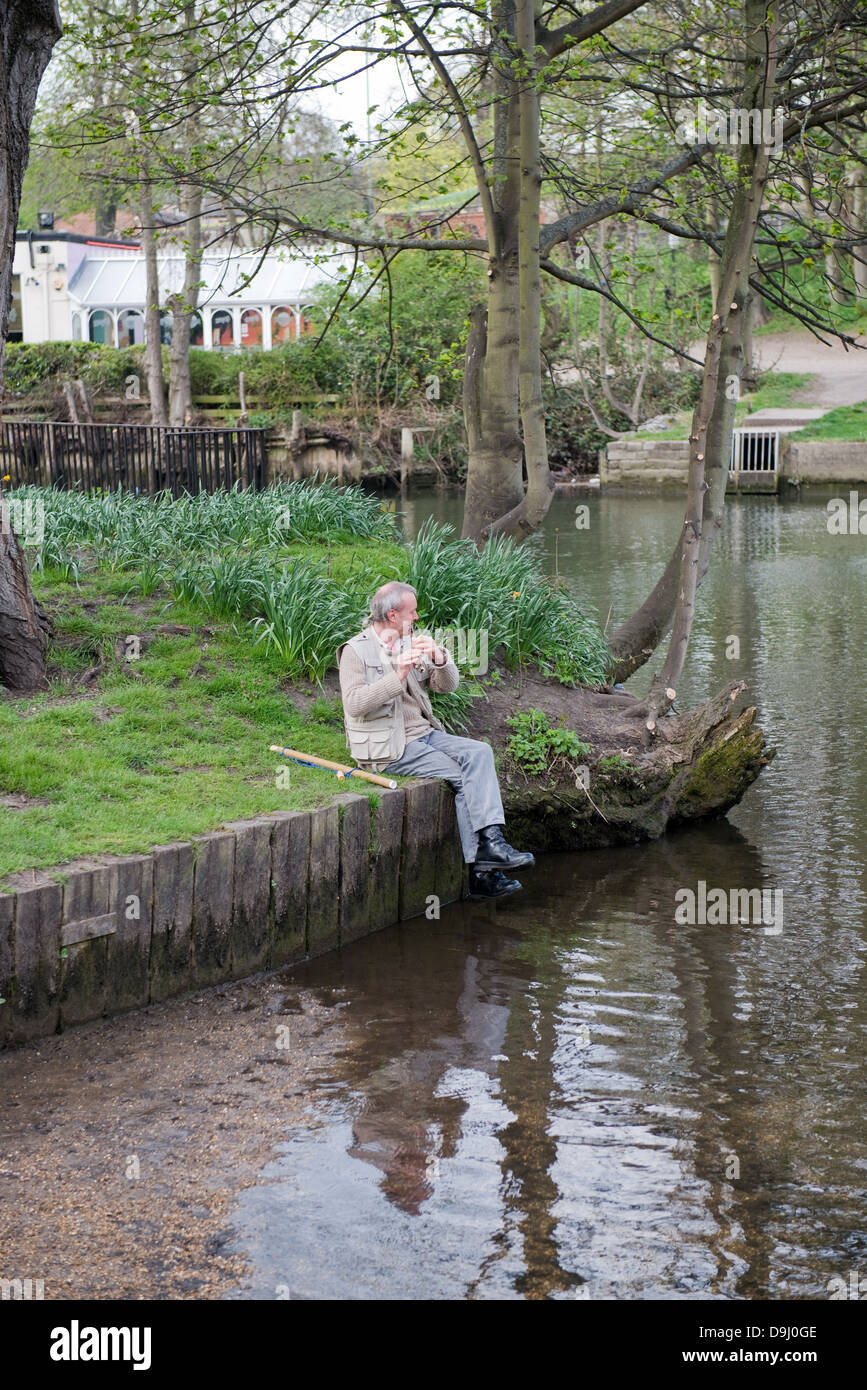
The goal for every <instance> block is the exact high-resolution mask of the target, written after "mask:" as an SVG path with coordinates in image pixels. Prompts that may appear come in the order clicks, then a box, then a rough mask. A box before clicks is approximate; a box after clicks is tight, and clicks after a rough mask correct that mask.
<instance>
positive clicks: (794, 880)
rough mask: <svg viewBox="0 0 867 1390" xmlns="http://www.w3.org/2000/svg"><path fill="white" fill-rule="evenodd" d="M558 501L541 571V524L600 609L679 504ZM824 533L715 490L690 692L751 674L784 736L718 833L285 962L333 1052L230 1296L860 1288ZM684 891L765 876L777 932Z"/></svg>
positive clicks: (259, 1191) (664, 541) (850, 569)
mask: <svg viewBox="0 0 867 1390" xmlns="http://www.w3.org/2000/svg"><path fill="white" fill-rule="evenodd" d="M581 500H582V501H583V500H585V499H584V498H582V499H581ZM449 505H451V504H450V503H449V502H448V501H443V500H442V499H433V500H426V501H425V502H424V503H422V502H421V501H420V500H417V501H416V502H415V503H414V504H413V507H414V515H413V517H412V518H411V521H412V524H413V526H414V527H417V525H419V524H420V523H421V520H423V519H424V515H426V514H428V513H429V512H430V511H433V510H436V509H439V510H440V512H444V511H445V510H446V509H447V508H448V506H449ZM574 505H575V503H574V502H565V501H563V500H562V499H558V501H557V503H556V504H555V508H554V510H553V512H552V515H551V517H549V523H548V526H547V528H546V531H545V533H544V534H543V535H542V536H540V537H539V538H537V539H536V540H535V541H534V544H535V545H536V546H537V548H538V550H539V552H540V555H541V556H542V557H543V559H544V563H545V564H546V566H547V567H548V568H549V569H550V570H552V571H553V568H554V549H555V548H554V541H555V533H554V527H555V526H556V527H559V531H558V533H557V537H556V540H557V550H558V564H559V570H560V573H561V574H563V575H564V576H565V577H566V578H567V580H568V582H569V583H570V585H571V586H573V587H574V590H575V592H576V593H577V594H578V595H579V596H580V597H581V600H582V602H583V603H584V604H585V606H586V607H587V608H588V610H590V611H593V612H596V613H597V614H599V615H600V617H601V620H602V621H604V620H605V616H606V614H607V611H608V607H609V606H612V607H613V614H612V621H613V622H618V621H620V620H621V619H622V618H623V617H624V616H626V615H627V613H628V612H629V611H631V609H632V607H633V606H634V605H635V603H636V602H638V601H640V599H641V598H642V597H643V596H644V595H645V593H646V591H647V588H648V580H650V582H652V581H653V579H654V578H655V571H656V570H657V569H658V567H659V566H660V565H661V563H663V562H664V560H665V558H666V557H667V554H668V550H669V547H670V545H671V544H672V541H673V538H674V536H675V535H676V534H677V529H678V526H679V524H680V509H679V505H678V504H677V503H675V502H673V501H672V502H668V501H662V502H660V501H657V500H655V499H653V498H649V497H642V498H637V497H635V498H621V499H614V498H604V497H603V498H599V497H594V498H591V499H590V503H589V505H590V506H591V527H590V529H589V531H585V532H578V531H575V529H574V527H572V529H571V531H570V529H569V528H570V522H571V517H572V515H573V512H574ZM446 519H453V518H451V517H448V516H446ZM824 523H825V510H824V499H823V498H819V499H817V500H811V501H809V502H804V503H793V504H782V503H778V502H776V501H773V500H770V501H769V500H766V499H750V500H749V501H744V502H740V503H738V504H736V505H735V506H734V507H733V508H732V510H731V513H730V520H729V526H728V530H727V532H726V535H725V537H724V538H723V543H722V544H721V545H720V548H719V551H718V554H717V556H716V564H715V570H714V572H713V574H712V575H711V576H710V581H709V583H708V585H707V586H706V587H705V588H704V589H703V593H702V608H701V612H700V615H699V619H698V623H697V633H696V643H695V650H694V652H693V654H692V655H691V660H690V669H689V673H688V683H687V684H686V685H685V686H684V690H683V693H682V696H681V702H683V703H688V702H690V701H692V700H695V699H698V698H700V697H701V696H703V695H704V694H708V693H711V692H712V691H714V690H716V689H718V688H719V687H721V686H722V685H723V684H724V683H725V682H726V681H727V680H729V679H730V678H731V677H732V676H743V677H744V678H745V679H746V680H747V682H748V683H749V685H750V687H751V691H752V692H753V694H754V696H755V698H756V699H757V700H758V702H759V704H760V706H761V712H762V723H763V725H764V726H765V727H766V728H767V729H768V730H769V732H770V734H771V737H772V739H773V741H775V742H776V743H777V744H778V745H779V749H780V751H779V754H778V757H777V760H776V762H775V763H774V764H773V765H772V766H771V768H770V769H769V770H768V771H767V773H766V774H765V775H763V777H762V779H760V781H759V782H758V783H757V784H756V786H755V787H754V788H752V789H751V791H750V792H749V793H748V795H747V797H746V798H745V800H744V802H743V803H742V805H741V806H739V807H737V808H736V809H735V810H734V811H733V812H732V813H731V815H730V816H729V818H728V819H727V820H724V821H718V822H714V823H710V824H708V825H706V826H702V827H698V828H694V829H690V830H689V831H685V832H681V833H677V834H672V835H670V836H668V837H666V838H665V839H664V840H662V841H659V842H657V843H655V844H650V845H638V846H635V847H632V848H629V849H618V850H606V851H598V852H594V853H588V854H581V855H556V856H549V857H547V858H546V859H545V860H544V861H543V862H542V864H541V865H540V868H539V869H537V871H536V872H535V874H533V873H527V874H526V876H525V878H524V882H525V891H524V893H523V894H522V895H521V897H520V898H518V899H515V900H513V901H512V902H510V903H509V904H508V905H506V906H504V907H501V908H499V909H497V908H493V907H486V906H484V905H479V904H470V903H465V904H462V905H460V906H455V907H453V908H449V909H445V910H444V911H443V915H442V919H441V921H439V922H429V921H427V920H426V919H424V918H422V919H420V920H418V921H415V922H412V923H407V924H405V925H404V926H402V927H399V928H392V929H390V930H388V931H386V932H383V933H381V934H380V935H378V936H376V937H374V938H371V939H369V940H367V941H362V942H359V943H357V944H356V945H354V946H353V947H351V948H349V949H348V950H347V951H345V952H343V953H342V954H341V955H339V956H335V957H333V958H325V959H323V960H321V961H316V962H313V963H311V964H310V965H308V966H305V967H303V968H300V969H296V970H295V971H293V972H291V973H290V974H288V975H287V989H288V991H289V992H290V993H292V994H294V993H295V991H297V990H298V989H301V988H304V989H311V988H312V989H314V990H315V991H317V992H319V993H320V995H321V998H322V1000H323V1001H324V1002H330V1001H333V1000H334V998H335V997H339V998H340V999H342V1000H343V1001H345V1007H344V1008H343V1009H342V1010H341V1022H342V1025H345V1042H344V1045H343V1048H342V1051H341V1052H340V1054H339V1055H338V1056H337V1057H336V1058H335V1055H334V1053H333V1051H331V1050H330V1051H329V1053H328V1055H327V1058H326V1057H325V1055H323V1062H322V1079H323V1081H325V1082H326V1083H327V1090H328V1095H329V1099H328V1101H327V1103H323V1104H322V1105H321V1106H320V1107H318V1108H317V1109H316V1110H315V1112H314V1113H313V1114H311V1117H310V1124H309V1127H308V1128H307V1129H305V1130H304V1131H303V1132H301V1133H300V1134H296V1135H295V1136H294V1137H293V1138H292V1139H291V1141H290V1142H288V1143H287V1145H286V1149H285V1153H284V1154H283V1155H282V1156H281V1157H280V1159H279V1160H277V1161H276V1162H275V1163H273V1164H272V1165H270V1166H269V1168H267V1169H266V1170H265V1171H264V1172H263V1174H262V1176H261V1181H260V1183H259V1185H258V1186H257V1187H255V1188H252V1189H250V1190H249V1191H247V1192H246V1193H244V1194H243V1195H242V1197H241V1199H240V1203H239V1207H238V1210H237V1212H236V1214H235V1219H236V1224H237V1228H238V1232H239V1234H238V1245H239V1248H241V1249H243V1250H244V1251H245V1252H246V1253H247V1254H248V1255H249V1257H250V1259H251V1261H252V1266H253V1270H254V1274H253V1277H252V1278H251V1280H250V1283H249V1286H248V1287H245V1288H244V1289H243V1290H240V1291H239V1296H241V1297H254V1298H273V1297H275V1296H287V1294H286V1292H282V1293H281V1294H280V1295H278V1294H277V1293H276V1292H275V1291H276V1290H278V1289H279V1290H282V1291H286V1290H288V1291H289V1293H288V1296H291V1297H299V1298H303V1297H326V1298H329V1297H332V1298H346V1297H350V1298H384V1297H397V1298H429V1297H433V1298H466V1297H471V1298H575V1297H578V1298H582V1297H590V1298H611V1297H614V1298H649V1297H656V1298H659V1297H662V1298H672V1299H683V1298H690V1297H700V1298H707V1297H718V1298H772V1299H790V1298H817V1297H818V1298H824V1297H827V1283H828V1280H829V1279H831V1278H833V1277H835V1276H842V1277H843V1278H846V1279H848V1275H849V1272H850V1271H852V1270H859V1269H860V1270H861V1271H862V1272H867V1234H865V1223H864V1187H865V1170H867V1152H865V1145H864V1142H863V1137H862V1136H863V1116H862V1111H863V1096H864V1094H865V1083H867V1074H865V1073H867V1066H865V1042H867V1029H865V993H864V988H863V980H862V973H863V968H864V956H865V881H864V842H865V818H867V810H865V800H867V798H865V795H864V791H865V787H864V778H865V763H867V757H865V751H864V739H863V732H862V731H863V727H864V715H865V708H864V706H865V698H867V697H865V689H867V658H865V648H864V642H863V618H862V612H863V607H864V594H865V574H867V570H865V565H867V559H865V554H867V552H865V550H864V541H863V539H862V540H860V542H859V538H856V537H852V538H849V537H829V536H828V534H827V531H826V529H825V524H824ZM612 555H614V556H615V557H616V567H615V568H614V570H613V571H612V570H611V558H610V557H611V556H612ZM733 636H734V637H738V638H739V641H740V656H739V658H738V659H736V660H730V659H728V658H727V657H726V644H727V639H729V638H731V637H733ZM729 645H730V644H729ZM646 678H647V677H646V675H645V676H642V675H641V674H639V675H638V676H637V677H635V678H634V679H633V684H634V685H636V686H637V687H638V688H641V682H642V679H644V680H646ZM679 703H680V702H679ZM701 880H703V881H704V882H705V883H706V884H707V885H708V886H709V887H721V888H724V889H730V888H763V887H764V888H769V889H773V890H781V891H782V893H783V899H784V913H785V915H784V926H783V931H782V933H781V934H780V935H779V936H773V935H766V934H765V933H764V932H763V931H762V929H761V927H760V926H755V925H750V924H747V923H736V924H735V925H729V926H706V925H696V926H678V925H676V924H675V920H674V908H675V893H676V891H677V889H678V888H683V887H691V888H695V887H696V885H697V883H698V882H699V881H701Z"/></svg>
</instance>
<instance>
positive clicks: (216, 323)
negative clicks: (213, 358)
mask: <svg viewBox="0 0 867 1390" xmlns="http://www.w3.org/2000/svg"><path fill="white" fill-rule="evenodd" d="M211 346H212V347H215V348H230V347H234V346H235V325H234V324H233V322H232V315H231V314H230V313H229V311H228V309H217V311H216V312H215V313H213V314H212V315H211Z"/></svg>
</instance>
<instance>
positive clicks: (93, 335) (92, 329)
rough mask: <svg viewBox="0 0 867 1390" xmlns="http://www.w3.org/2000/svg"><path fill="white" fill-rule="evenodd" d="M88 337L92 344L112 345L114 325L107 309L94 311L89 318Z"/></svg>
mask: <svg viewBox="0 0 867 1390" xmlns="http://www.w3.org/2000/svg"><path fill="white" fill-rule="evenodd" d="M89 336H90V341H91V342H92V343H109V344H113V343H114V325H113V324H112V321H111V314H110V313H109V312H108V310H107V309H94V311H93V313H92V314H91V316H90V324H89Z"/></svg>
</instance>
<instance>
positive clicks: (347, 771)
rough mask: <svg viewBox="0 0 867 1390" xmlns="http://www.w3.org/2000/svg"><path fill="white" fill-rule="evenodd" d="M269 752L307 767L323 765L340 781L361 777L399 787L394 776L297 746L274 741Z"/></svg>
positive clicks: (383, 784)
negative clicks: (336, 760) (383, 775)
mask: <svg viewBox="0 0 867 1390" xmlns="http://www.w3.org/2000/svg"><path fill="white" fill-rule="evenodd" d="M269 752H271V753H279V754H280V756H281V757H283V758H290V759H291V760H292V762H295V763H301V764H302V765H304V766H307V767H321V768H324V769H325V770H326V771H328V772H334V773H336V775H337V780H338V782H342V781H343V780H344V778H346V777H361V778H362V779H363V780H364V781H365V782H375V783H376V785H377V786H378V787H388V789H389V791H395V790H396V788H397V783H396V782H395V781H394V780H393V779H392V778H389V777H379V776H378V775H377V774H376V773H375V772H362V770H361V768H360V767H347V766H346V765H345V764H344V763H332V762H330V761H329V760H328V758H316V757H314V756H313V754H312V753H299V752H298V750H297V749H296V748H281V747H280V745H279V744H277V743H272V744H271V747H270V749H269Z"/></svg>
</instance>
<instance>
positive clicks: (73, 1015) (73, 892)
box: [0, 781, 464, 1046]
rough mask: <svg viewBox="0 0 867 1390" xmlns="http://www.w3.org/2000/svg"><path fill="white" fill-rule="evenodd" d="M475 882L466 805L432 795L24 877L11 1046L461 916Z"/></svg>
mask: <svg viewBox="0 0 867 1390" xmlns="http://www.w3.org/2000/svg"><path fill="white" fill-rule="evenodd" d="M463 871H464V866H463V856H462V854H461V848H460V840H459V837H458V833H457V825H456V821H455V810H454V797H453V795H452V792H451V789H450V788H449V787H447V786H446V784H445V783H443V782H431V781H424V782H415V783H412V784H410V785H408V786H405V787H401V788H399V789H398V790H396V791H382V792H380V793H379V800H378V803H377V804H376V805H375V806H374V805H373V804H372V803H371V802H370V801H369V800H368V798H367V797H365V796H359V795H356V794H354V793H351V792H349V793H345V794H343V795H341V796H336V797H334V798H333V799H332V801H331V803H330V804H329V805H327V806H320V807H317V808H316V809H315V810H312V811H271V812H269V813H267V814H265V815H262V816H257V817H256V818H254V819H253V820H248V821H231V822H227V823H226V824H225V825H223V826H222V827H221V828H220V829H219V830H215V831H211V832H209V833H208V834H204V835H196V836H194V837H193V838H192V840H191V841H184V842H178V843H175V844H170V845H160V846H158V847H157V848H155V849H154V850H153V851H152V852H151V853H150V854H137V855H128V856H125V857H123V858H108V857H107V856H97V857H95V858H94V859H92V860H81V861H77V862H75V863H73V864H67V865H62V866H60V867H58V868H57V869H53V870H33V871H28V872H27V873H23V874H16V875H13V876H12V886H10V887H7V888H4V889H3V890H2V891H0V999H2V1003H0V1046H5V1045H8V1044H9V1043H20V1042H26V1041H28V1040H29V1039H30V1038H37V1037H44V1036H46V1035H47V1034H51V1033H56V1032H61V1031H63V1030H64V1029H66V1028H68V1027H71V1026H73V1025H74V1024H76V1023H84V1022H86V1021H87V1020H90V1019H95V1018H103V1017H106V1016H108V1015H110V1014H115V1013H122V1012H124V1011H126V1010H129V1009H136V1008H142V1007H144V1006H145V1005H147V1004H152V1003H157V1002H159V1001H161V1000H164V999H170V998H173V997H175V996H177V995H180V994H184V993H186V992H188V991H190V990H194V989H199V988H202V987H204V986H207V985H213V984H218V983H220V982H221V981H226V980H239V979H243V977H244V976H245V975H252V974H255V973H257V972H258V971H261V970H276V969H279V968H280V967H282V966H285V965H291V964H293V963H295V962H297V961H301V960H306V959H309V958H311V957H313V956H319V955H323V954H324V953H325V952H327V951H332V950H335V949H339V948H340V947H341V946H344V945H347V944H348V943H349V942H351V941H357V940H358V939H359V938H360V937H363V936H367V935H369V934H370V933H371V932H375V931H380V930H381V929H382V928H383V927H387V926H391V925H392V924H393V923H395V922H398V921H402V920H404V919H405V918H409V917H416V916H419V915H421V914H422V913H423V912H424V911H425V908H426V905H427V900H428V898H429V897H430V895H431V894H436V895H437V897H438V898H439V900H440V902H441V903H450V902H455V901H457V900H459V899H460V897H461V891H462V884H463ZM28 877H29V878H31V879H32V882H28ZM58 879H61V880H62V881H58Z"/></svg>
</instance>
